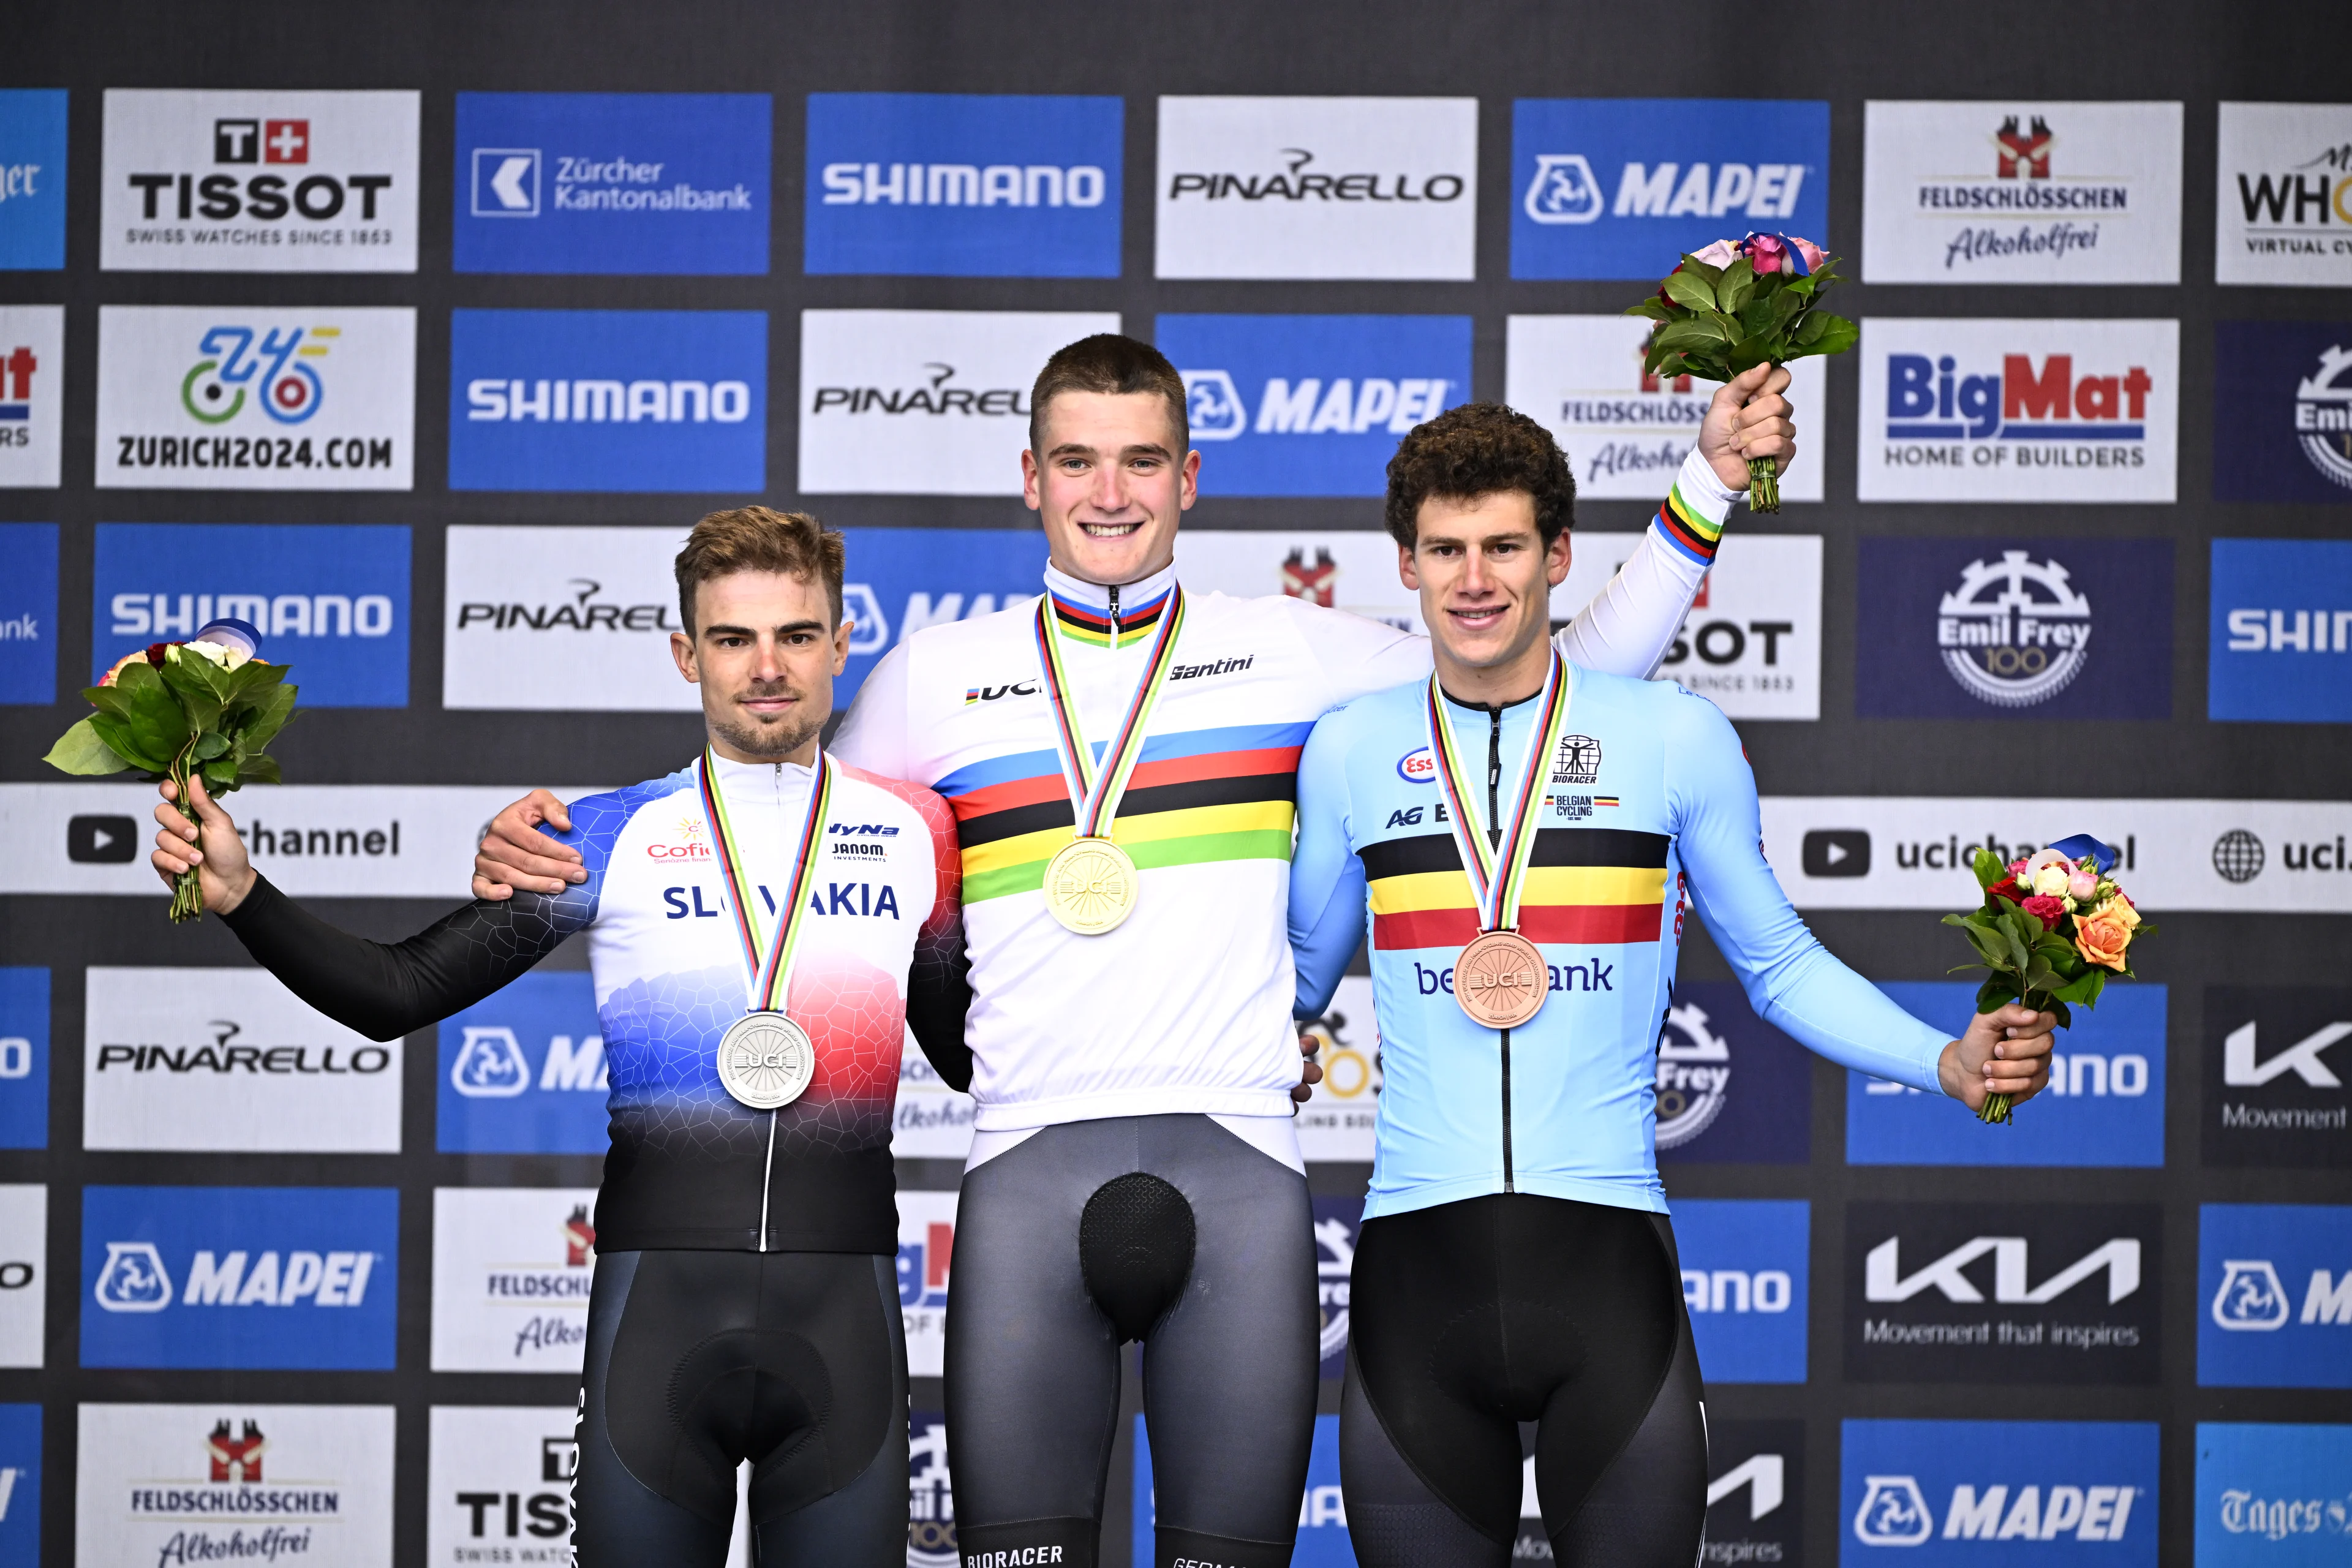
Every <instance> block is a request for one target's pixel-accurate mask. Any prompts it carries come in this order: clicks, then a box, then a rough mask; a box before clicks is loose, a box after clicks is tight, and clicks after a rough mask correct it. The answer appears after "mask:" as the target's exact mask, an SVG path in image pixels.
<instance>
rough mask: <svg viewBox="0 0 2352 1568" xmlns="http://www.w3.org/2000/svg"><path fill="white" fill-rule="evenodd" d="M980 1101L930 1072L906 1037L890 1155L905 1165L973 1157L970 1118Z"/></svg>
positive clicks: (926, 1060) (919, 1049) (910, 1036)
mask: <svg viewBox="0 0 2352 1568" xmlns="http://www.w3.org/2000/svg"><path fill="white" fill-rule="evenodd" d="M979 1110H980V1105H979V1102H978V1101H977V1100H973V1099H972V1097H971V1096H970V1095H968V1094H958V1093H957V1092H956V1091H955V1090H954V1089H950V1088H949V1087H948V1086H947V1085H946V1084H945V1083H944V1082H942V1081H941V1080H940V1075H939V1074H938V1073H937V1072H935V1071H933V1070H932V1068H931V1064H930V1060H929V1058H927V1057H925V1056H924V1055H923V1047H920V1046H919V1045H917V1044H916V1043H915V1035H914V1031H913V1030H911V1029H910V1030H908V1032H907V1038H906V1042H905V1046H904V1048H903V1049H902V1050H901V1051H900V1052H899V1055H898V1105H897V1107H896V1109H895V1110H893V1112H892V1119H891V1123H890V1152H891V1154H892V1155H893V1156H894V1157H896V1158H898V1159H901V1160H961V1159H963V1158H965V1157H966V1156H968V1155H969V1154H971V1119H972V1117H973V1116H975V1115H976V1114H978V1112H979Z"/></svg>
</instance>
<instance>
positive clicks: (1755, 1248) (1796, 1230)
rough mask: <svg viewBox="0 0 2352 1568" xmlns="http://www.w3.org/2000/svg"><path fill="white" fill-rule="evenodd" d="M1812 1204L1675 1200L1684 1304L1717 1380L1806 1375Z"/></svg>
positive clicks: (1796, 1379) (1709, 1373)
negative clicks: (1806, 1307) (1806, 1303)
mask: <svg viewBox="0 0 2352 1568" xmlns="http://www.w3.org/2000/svg"><path fill="white" fill-rule="evenodd" d="M1811 1232H1812V1214H1811V1205H1808V1204H1805V1203H1802V1202H1784V1201H1780V1200H1762V1199H1745V1198H1711V1199H1705V1198H1698V1199H1695V1198H1685V1199H1681V1200H1678V1201H1677V1202H1676V1203H1675V1248H1676V1250H1677V1251H1678V1252H1680V1254H1681V1255H1682V1271H1683V1304H1684V1306H1685V1309H1686V1310H1688V1311H1689V1313H1690V1322H1691V1333H1692V1335H1693V1337H1694V1338H1695V1339H1696V1341H1697V1342H1698V1364H1699V1371H1700V1372H1701V1373H1703V1374H1704V1375H1705V1376H1706V1379H1707V1380H1708V1381H1709V1382H1710V1383H1802V1382H1804V1381H1805V1319H1806V1312H1805V1301H1806V1290H1805V1279H1806V1258H1807V1247H1806V1241H1807V1237H1810V1236H1811Z"/></svg>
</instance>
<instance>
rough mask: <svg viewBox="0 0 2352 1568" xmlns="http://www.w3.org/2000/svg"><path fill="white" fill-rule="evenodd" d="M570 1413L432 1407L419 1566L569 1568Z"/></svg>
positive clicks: (574, 1447)
mask: <svg viewBox="0 0 2352 1568" xmlns="http://www.w3.org/2000/svg"><path fill="white" fill-rule="evenodd" d="M576 1415H577V1412H575V1411H574V1409H573V1408H572V1406H571V1405H435V1406H434V1407H433V1409H432V1413H431V1415H430V1426H429V1429H430V1431H431V1434H432V1447H433V1452H432V1458H431V1459H430V1460H429V1461H428V1468H427V1473H428V1475H429V1476H430V1477H431V1479H430V1480H428V1481H427V1482H426V1483H425V1485H426V1488H427V1490H428V1491H429V1493H430V1498H429V1500H428V1501H427V1502H426V1504H425V1562H426V1563H430V1564H433V1565H434V1568H459V1565H461V1564H472V1563H546V1564H548V1565H549V1568H572V1479H573V1477H574V1476H576V1475H577V1474H578V1473H579V1469H580V1448H579V1444H578V1442H577V1440H576V1438H575V1437H574V1436H573V1422H574V1420H575V1419H576Z"/></svg>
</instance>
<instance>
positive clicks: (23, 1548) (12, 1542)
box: [0, 93, 65, 1563]
mask: <svg viewBox="0 0 2352 1568" xmlns="http://www.w3.org/2000/svg"><path fill="white" fill-rule="evenodd" d="M64 96H65V95H64V94H63V93H59V94H58V97H60V98H62V97H64ZM0 1555H5V1556H6V1558H7V1559H8V1561H10V1562H12V1563H37V1562H39V1561H40V1560H41V1407H40V1406H39V1405H0Z"/></svg>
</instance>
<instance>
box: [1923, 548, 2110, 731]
mask: <svg viewBox="0 0 2352 1568" xmlns="http://www.w3.org/2000/svg"><path fill="white" fill-rule="evenodd" d="M2090 644H2091V601H2090V600H2089V599H2088V598H2086V597H2084V595H2082V594H2080V593H2078V592H2076V591H2075V589H2074V586H2073V584H2070V583H2069V582H2068V581H2067V575H2066V568H2064V567H2063V566H2061V565H2060V564H2059V563H2057V562H2056V561H2050V562H2047V563H2037V562H2035V561H2033V560H2032V558H2031V557H2030V556H2028V555H2027V553H2026V552H2024V551H2022V550H2005V551H2003V552H2001V558H2000V561H1998V562H1986V561H1980V560H1979V561H1971V562H1969V564H1968V566H1967V568H1966V569H1965V570H1964V571H1962V572H1961V574H1960V585H1959V587H1958V590H1956V591H1955V592H1952V593H1949V594H1947V595H1944V598H1943V602H1942V603H1941V604H1940V605H1937V622H1936V646H1937V647H1938V648H1939V649H1941V650H1942V652H1943V656H1944V667H1945V668H1947V669H1948V670H1950V671H1951V672H1952V679H1954V680H1957V681H1958V682H1959V683H1960V686H1961V688H1962V689H1964V690H1966V691H1968V692H1969V693H1970V694H1971V695H1973V696H1976V697H1978V698H1980V699H1982V700H1985V701H1987V702H1990V703H1992V704H1994V705H1995V706H1997V707H2001V708H2030V707H2032V706H2033V705H2034V704H2035V703H2037V702H2046V701H2048V700H2050V699H2052V698H2053V697H2055V696H2057V695H2058V693H2060V692H2061V691H2063V690H2064V689H2066V688H2067V686H2068V685H2069V684H2070V683H2072V682H2073V680H2074V678H2075V677H2076V676H2077V675H2080V674H2081V673H2082V671H2083V664H2084V659H2085V658H2087V657H2088V655H2089V649H2090Z"/></svg>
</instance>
